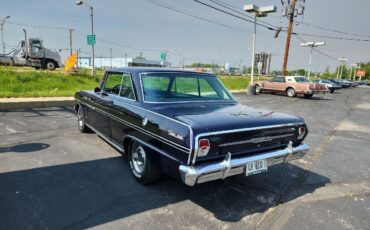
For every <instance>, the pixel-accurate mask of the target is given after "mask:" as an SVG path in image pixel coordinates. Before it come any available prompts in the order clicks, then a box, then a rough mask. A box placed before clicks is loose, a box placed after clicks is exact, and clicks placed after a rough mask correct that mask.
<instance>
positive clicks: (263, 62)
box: [254, 52, 271, 75]
mask: <svg viewBox="0 0 370 230" xmlns="http://www.w3.org/2000/svg"><path fill="white" fill-rule="evenodd" d="M254 58H255V62H254V68H255V69H257V70H258V71H257V74H258V75H269V73H270V65H271V54H267V53H264V52H262V53H256V54H255V56H254Z"/></svg>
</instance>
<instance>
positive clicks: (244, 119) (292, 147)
mask: <svg viewBox="0 0 370 230" xmlns="http://www.w3.org/2000/svg"><path fill="white" fill-rule="evenodd" d="M75 99H76V106H75V110H76V112H77V117H78V119H77V120H78V123H77V124H78V128H79V130H80V131H81V132H87V131H89V130H93V131H94V132H96V133H97V134H98V135H99V136H101V137H102V138H103V139H104V140H106V141H107V142H108V143H110V144H111V145H112V146H114V147H115V148H116V149H118V150H119V151H121V152H122V153H126V154H127V155H128V161H129V165H130V170H131V174H132V175H133V177H134V178H135V179H136V180H137V181H138V182H139V183H142V184H148V183H151V182H155V181H156V180H158V179H159V178H160V175H161V174H162V173H166V174H168V175H170V176H172V177H175V178H179V179H180V180H182V181H183V182H184V183H185V184H187V185H189V186H193V185H195V184H199V183H203V182H207V181H212V180H217V179H224V178H226V177H230V176H234V175H238V174H244V175H245V176H251V175H254V174H257V173H263V172H266V171H267V170H268V169H269V167H270V166H272V165H275V164H279V163H285V162H289V161H291V160H293V159H298V158H301V157H303V156H304V155H305V154H306V153H307V151H308V149H309V147H308V146H307V145H306V144H303V140H304V139H305V137H306V136H307V133H308V131H307V127H306V123H305V121H304V120H303V118H301V117H297V116H293V115H287V114H282V113H278V112H274V111H268V110H261V109H256V108H250V107H247V106H245V105H242V104H240V103H238V102H237V101H236V99H235V98H234V97H233V96H232V95H231V94H230V93H229V92H228V91H227V90H226V88H225V87H224V86H223V85H222V83H221V82H220V81H219V80H218V79H217V77H216V76H214V75H212V74H206V73H198V72H190V71H183V70H173V69H162V68H158V69H155V68H123V69H114V70H111V71H106V73H105V75H104V77H103V79H102V82H101V84H100V86H99V87H97V88H96V89H95V90H91V91H79V92H77V93H76V95H75Z"/></svg>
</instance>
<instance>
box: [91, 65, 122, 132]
mask: <svg viewBox="0 0 370 230" xmlns="http://www.w3.org/2000/svg"><path fill="white" fill-rule="evenodd" d="M121 83H122V73H118V72H107V73H106V75H105V78H104V80H103V82H102V85H101V88H102V89H101V92H100V93H97V94H95V96H94V98H93V103H94V107H95V108H96V109H94V110H91V115H90V117H91V119H92V120H93V122H94V128H95V129H97V131H98V132H100V133H101V134H103V135H104V136H106V137H108V138H111V137H112V131H111V117H112V116H113V115H112V106H113V105H114V101H115V98H114V97H115V96H118V95H119V92H120V88H121Z"/></svg>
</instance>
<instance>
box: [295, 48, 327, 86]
mask: <svg viewBox="0 0 370 230" xmlns="http://www.w3.org/2000/svg"><path fill="white" fill-rule="evenodd" d="M324 45H325V42H306V43H301V46H302V47H310V48H311V50H310V62H309V65H308V74H307V79H308V80H310V77H311V63H312V52H313V49H314V47H318V46H324Z"/></svg>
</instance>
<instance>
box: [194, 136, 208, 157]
mask: <svg viewBox="0 0 370 230" xmlns="http://www.w3.org/2000/svg"><path fill="white" fill-rule="evenodd" d="M198 146H199V148H198V154H197V156H198V157H203V156H205V155H207V154H208V152H209V149H210V148H211V146H210V144H209V140H208V139H200V140H199V142H198Z"/></svg>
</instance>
